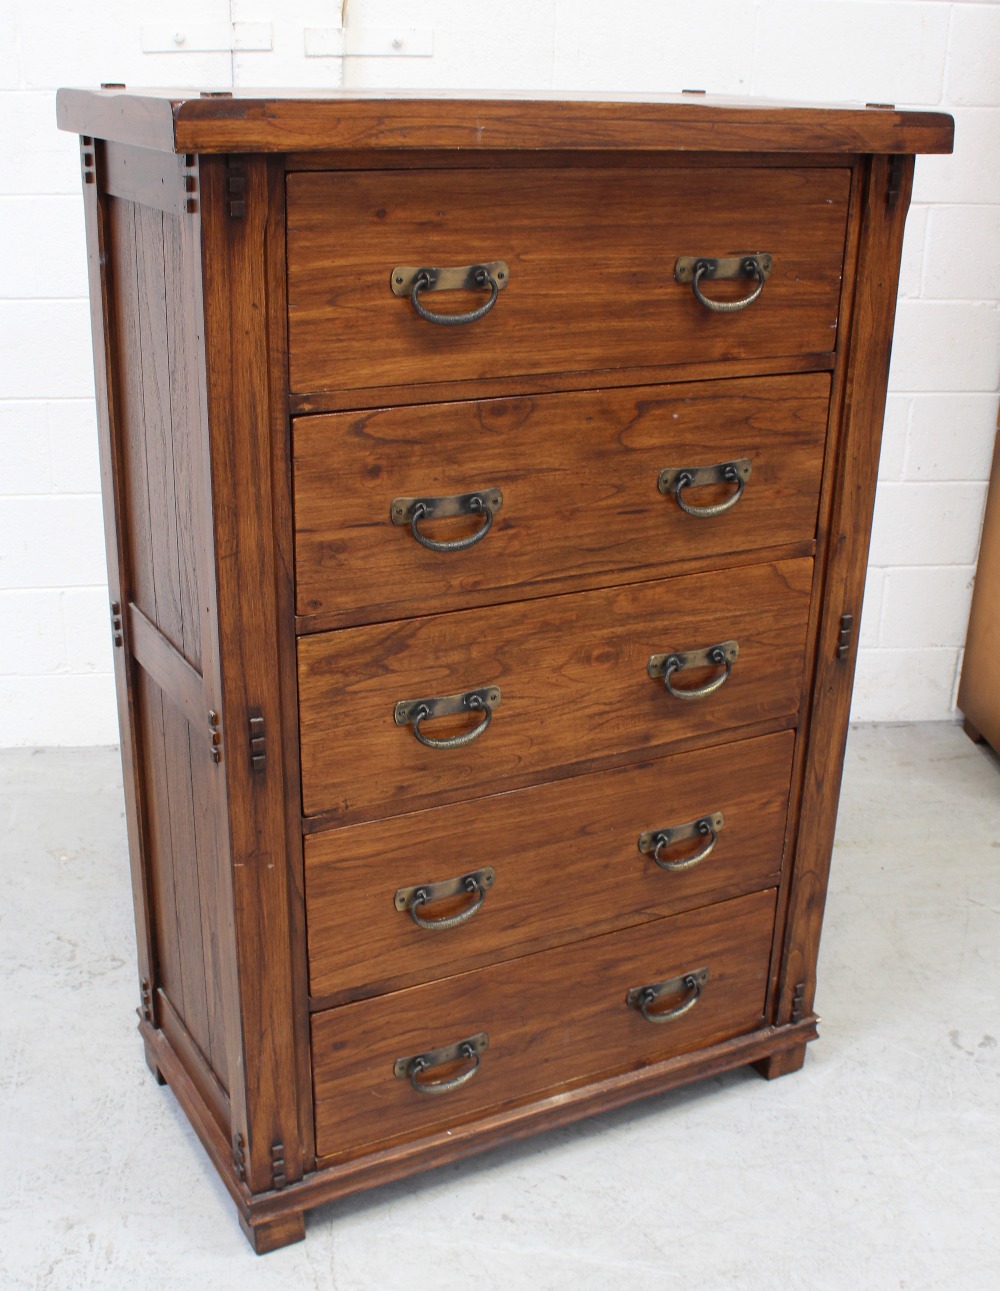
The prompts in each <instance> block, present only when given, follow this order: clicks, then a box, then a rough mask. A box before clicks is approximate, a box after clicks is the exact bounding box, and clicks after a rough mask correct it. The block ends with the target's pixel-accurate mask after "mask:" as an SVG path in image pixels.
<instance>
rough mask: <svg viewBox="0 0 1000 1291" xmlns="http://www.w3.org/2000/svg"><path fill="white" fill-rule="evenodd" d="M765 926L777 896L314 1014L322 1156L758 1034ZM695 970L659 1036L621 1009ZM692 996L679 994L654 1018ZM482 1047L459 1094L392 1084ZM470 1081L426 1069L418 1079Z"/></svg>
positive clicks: (740, 901)
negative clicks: (403, 1061) (400, 1064)
mask: <svg viewBox="0 0 1000 1291" xmlns="http://www.w3.org/2000/svg"><path fill="white" fill-rule="evenodd" d="M773 920H774V892H773V890H771V891H767V892H755V893H753V894H751V895H749V896H745V897H739V898H737V899H735V900H733V901H726V902H723V903H721V904H720V905H716V906H707V907H705V908H703V909H700V910H695V911H692V912H689V913H688V914H682V915H677V916H675V917H674V918H671V919H662V920H657V921H656V922H655V923H651V924H646V925H644V926H643V927H641V928H630V929H627V930H625V931H624V932H618V933H612V934H610V935H608V936H605V937H596V938H591V939H589V940H587V941H583V942H578V943H576V944H574V945H572V946H566V947H560V948H559V949H556V950H549V951H544V952H543V953H541V954H538V955H529V956H526V957H525V958H523V959H519V960H516V961H514V962H513V963H508V964H497V965H494V966H493V967H491V968H484V969H480V970H478V971H476V972H473V973H463V974H461V975H459V976H457V977H451V978H447V979H446V980H444V981H441V982H436V983H432V984H428V985H423V986H416V987H413V988H412V989H410V990H407V991H399V992H397V993H395V994H393V995H387V996H383V997H381V998H380V999H377V1000H364V1001H360V1002H358V1003H355V1004H345V1005H343V1006H342V1007H340V1008H338V1009H331V1010H329V1011H327V1012H324V1013H319V1014H317V1015H316V1016H315V1017H314V1018H313V1023H312V1044H313V1079H314V1090H315V1099H316V1103H315V1111H316V1151H317V1154H318V1155H319V1156H320V1157H322V1158H329V1157H334V1156H337V1155H344V1156H347V1155H350V1154H351V1153H352V1152H356V1151H357V1150H358V1149H360V1148H362V1147H365V1146H367V1145H369V1144H374V1143H378V1142H386V1141H389V1140H392V1139H394V1138H398V1137H402V1136H412V1135H414V1134H417V1133H421V1132H427V1131H430V1130H434V1129H436V1128H439V1127H442V1128H443V1127H446V1126H453V1125H454V1124H456V1123H457V1122H459V1121H461V1120H463V1119H468V1118H471V1117H473V1116H475V1115H476V1113H477V1112H481V1111H483V1110H485V1109H487V1108H496V1107H499V1106H501V1105H504V1104H512V1103H516V1102H518V1101H520V1100H522V1099H524V1098H527V1097H529V1096H538V1095H540V1094H543V1093H555V1092H557V1091H558V1090H559V1088H560V1087H565V1086H566V1085H567V1084H569V1083H574V1084H579V1083H582V1082H583V1081H585V1080H589V1079H594V1078H595V1077H598V1076H604V1075H611V1074H613V1073H615V1072H622V1071H628V1070H631V1069H634V1068H636V1067H641V1066H644V1065H646V1064H648V1063H651V1062H656V1061H659V1060H662V1059H665V1058H669V1057H672V1056H673V1055H675V1054H680V1053H684V1052H687V1051H689V1050H692V1049H697V1048H700V1047H701V1046H703V1045H708V1044H713V1043H716V1042H718V1041H721V1040H725V1039H728V1038H729V1037H731V1036H735V1035H741V1034H744V1033H746V1032H748V1031H752V1030H753V1029H754V1028H756V1027H758V1026H760V1025H761V1024H762V1022H763V1014H764V1008H765V993H766V988H767V973H768V962H769V955H770V950H771V932H772V925H773ZM700 969H707V970H708V979H707V981H706V982H705V983H704V985H703V986H702V987H701V993H700V996H699V998H698V999H697V1001H696V1003H695V1004H694V1005H693V1006H692V1007H691V1008H689V1009H688V1011H687V1012H685V1013H684V1014H683V1015H682V1016H679V1017H676V1018H674V1019H673V1020H670V1021H666V1022H663V1023H660V1024H654V1023H650V1022H647V1021H646V1020H645V1018H643V1016H642V1015H641V1014H640V1013H639V1012H638V1010H637V1009H635V1008H631V1007H629V1006H628V1004H627V1003H626V996H627V994H628V992H629V991H630V990H631V989H633V988H635V987H641V986H645V985H649V984H653V983H659V982H663V981H668V980H671V979H673V978H675V977H681V976H683V975H684V974H687V973H693V972H696V971H697V970H700ZM691 994H692V992H687V991H684V990H683V988H681V989H680V990H679V991H677V992H676V993H674V992H671V994H670V995H669V996H668V997H665V998H664V1000H663V1001H662V1002H657V1003H656V1004H655V1005H653V1006H651V1010H652V1009H663V1010H664V1011H665V1010H666V1009H667V1008H669V1007H670V1006H671V1005H675V1004H679V1003H681V1002H683V1000H684V999H685V998H689V997H690V995H691ZM482 1033H485V1034H486V1035H488V1037H489V1042H488V1045H487V1047H486V1048H485V1050H484V1051H483V1052H482V1053H481V1055H480V1060H479V1061H480V1065H479V1068H478V1070H477V1071H476V1072H475V1075H474V1076H473V1077H472V1078H471V1079H470V1080H468V1081H467V1083H465V1084H463V1085H461V1086H460V1087H459V1088H457V1089H454V1090H452V1091H450V1092H447V1093H442V1094H438V1095H435V1096H429V1095H427V1094H423V1093H419V1092H417V1091H416V1090H415V1089H413V1088H412V1086H411V1084H410V1081H409V1079H408V1078H407V1077H406V1076H405V1075H403V1076H396V1075H395V1074H394V1067H395V1064H396V1063H397V1060H398V1059H400V1058H411V1057H414V1056H417V1055H420V1054H423V1053H427V1052H433V1051H437V1050H440V1049H443V1048H445V1047H447V1046H451V1045H453V1044H456V1043H457V1042H459V1041H461V1040H464V1039H467V1038H469V1037H472V1036H476V1035H480V1034H482ZM470 1067H471V1063H469V1062H465V1063H462V1064H451V1065H450V1066H447V1067H441V1068H432V1069H431V1070H428V1071H427V1072H426V1075H425V1077H419V1076H418V1079H422V1078H426V1079H428V1080H430V1079H434V1080H439V1079H443V1078H445V1077H446V1076H454V1075H456V1074H460V1073H461V1071H462V1070H468V1069H470Z"/></svg>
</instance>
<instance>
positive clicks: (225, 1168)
mask: <svg viewBox="0 0 1000 1291" xmlns="http://www.w3.org/2000/svg"><path fill="white" fill-rule="evenodd" d="M139 1034H140V1035H141V1037H142V1040H143V1044H144V1045H145V1046H146V1049H147V1052H148V1053H149V1054H151V1056H152V1060H153V1062H154V1063H155V1065H156V1067H157V1069H158V1070H159V1071H160V1072H161V1073H162V1074H163V1077H164V1080H165V1082H166V1084H168V1085H169V1086H170V1092H171V1094H173V1096H174V1097H175V1098H176V1099H177V1101H178V1103H179V1104H180V1105H181V1107H182V1108H183V1109H184V1113H185V1115H186V1116H187V1118H188V1121H189V1122H190V1123H191V1128H192V1129H193V1130H194V1132H195V1134H197V1136H198V1138H199V1140H200V1141H201V1145H202V1147H203V1148H204V1149H205V1151H206V1152H207V1153H208V1157H209V1160H210V1161H211V1162H212V1164H213V1165H214V1166H215V1169H216V1171H217V1172H218V1175H219V1178H220V1179H221V1180H222V1182H223V1184H224V1186H225V1188H226V1191H227V1192H228V1193H229V1195H230V1196H231V1197H232V1199H233V1201H234V1202H235V1203H236V1205H237V1206H238V1207H239V1208H240V1211H241V1212H244V1211H245V1210H246V1208H247V1207H248V1205H249V1202H250V1193H249V1190H248V1189H247V1187H246V1184H245V1182H244V1181H243V1180H241V1179H240V1178H239V1176H238V1174H237V1172H236V1166H235V1164H234V1162H233V1154H232V1148H231V1145H230V1141H229V1138H228V1136H227V1135H226V1133H225V1131H224V1130H223V1129H222V1128H221V1127H220V1125H219V1122H218V1120H217V1119H216V1116H215V1113H214V1112H213V1110H212V1108H211V1106H210V1105H209V1104H208V1103H207V1102H206V1101H205V1098H204V1095H203V1094H202V1092H201V1090H200V1089H199V1088H198V1086H197V1084H196V1083H195V1082H194V1081H193V1080H192V1079H191V1076H190V1074H189V1073H188V1070H187V1068H186V1067H185V1065H184V1063H183V1061H182V1059H181V1058H180V1057H179V1055H178V1054H177V1052H176V1050H175V1049H174V1048H173V1046H172V1045H171V1043H170V1041H169V1040H168V1039H167V1036H166V1033H165V1032H164V1031H163V1030H161V1029H159V1028H156V1027H153V1026H151V1025H150V1023H148V1022H145V1021H140V1023H139Z"/></svg>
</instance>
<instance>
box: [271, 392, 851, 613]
mask: <svg viewBox="0 0 1000 1291" xmlns="http://www.w3.org/2000/svg"><path fill="white" fill-rule="evenodd" d="M829 384H830V383H829V378H828V377H827V376H825V375H822V374H813V375H809V376H799V377H785V378H774V379H771V380H767V379H757V380H753V381H726V382H702V383H696V384H690V385H676V386H666V387H642V388H640V389H638V390H635V389H633V390H629V391H622V392H615V393H604V392H597V393H594V392H589V391H588V392H584V393H579V394H575V395H569V394H567V395H552V396H539V397H537V398H534V399H531V398H528V397H524V398H521V399H509V400H488V401H482V402H479V403H459V404H445V405H440V404H438V405H434V406H433V407H426V408H418V409H414V408H401V409H390V410H388V411H386V410H381V411H376V412H369V413H361V414H355V415H342V416H339V417H307V418H299V419H298V420H297V421H296V422H295V428H294V445H295V480H294V487H295V551H296V562H297V563H296V570H297V577H296V589H297V599H298V612H299V615H300V620H299V627H300V629H302V628H303V627H307V626H309V618H310V617H311V616H313V615H316V616H317V617H318V618H319V619H320V621H321V622H322V625H323V626H324V627H341V626H347V625H351V624H355V623H364V622H377V621H383V620H387V619H396V618H403V617H409V616H412V615H418V614H426V613H429V612H433V613H439V612H440V611H442V610H448V609H457V608H462V607H463V606H469V605H475V604H483V603H489V602H493V601H498V600H511V599H515V598H517V599H520V598H522V597H523V596H525V595H529V596H540V595H545V594H552V593H553V592H559V591H563V590H566V589H567V587H568V586H569V585H572V586H580V585H582V584H584V582H589V583H590V585H592V586H599V585H607V584H608V583H609V582H615V581H618V580H619V579H620V578H629V579H631V578H633V577H635V576H636V575H637V574H641V573H642V572H646V573H650V574H652V573H655V572H657V571H660V572H667V571H668V570H671V568H672V566H674V565H675V562H680V561H683V560H684V559H685V558H687V559H698V558H705V557H712V558H713V559H714V560H716V561H717V560H718V559H719V558H721V557H726V556H729V555H730V554H731V553H735V552H738V551H752V550H754V549H763V548H767V547H778V546H781V545H782V544H793V543H796V542H800V543H801V542H808V541H811V540H812V539H813V537H814V535H815V530H816V506H817V502H818V499H819V489H820V475H821V470H822V464H823V440H824V436H825V433H826V416H827V404H828V399H829ZM744 457H747V458H749V459H750V460H751V464H752V471H753V474H752V476H751V478H750V481H749V482H748V483H747V485H746V486H745V489H744V492H743V496H742V497H741V498H740V500H739V502H738V503H737V504H736V505H735V506H734V507H733V508H732V509H731V510H730V511H727V512H726V513H725V514H723V515H720V516H714V517H710V518H705V517H695V516H691V515H688V514H686V513H685V512H684V511H682V510H681V508H680V507H679V506H678V505H677V501H676V499H675V498H674V497H673V496H664V495H663V494H661V493H659V492H658V490H657V479H658V477H659V473H660V471H661V469H663V468H664V467H667V466H674V467H680V466H699V465H701V466H708V465H712V464H716V463H720V462H726V461H729V460H732V459H737V458H744ZM494 487H499V488H501V489H502V491H503V499H504V500H503V506H502V508H501V509H500V510H499V511H498V512H497V515H496V517H495V519H494V521H493V525H492V529H491V532H490V533H489V534H488V535H487V537H486V538H485V539H483V540H482V541H481V542H479V543H477V545H476V546H474V547H471V548H469V549H468V550H467V551H462V552H434V551H428V550H427V549H426V548H424V547H422V546H420V544H419V543H417V542H416V541H415V540H414V538H413V536H412V534H411V532H410V529H409V526H408V525H407V526H397V525H393V524H391V523H390V517H389V512H390V504H391V502H392V500H393V498H395V497H414V496H417V497H420V496H424V497H435V496H450V495H453V494H464V493H469V492H472V491H474V490H476V489H485V488H494ZM733 492H734V489H733V487H732V486H731V485H724V486H722V487H716V488H711V487H709V488H704V489H701V490H694V491H690V492H689V493H687V495H686V497H687V501H688V502H690V503H691V504H692V505H697V506H705V505H708V504H711V503H716V502H723V501H726V500H728V498H729V497H731V496H732V495H733ZM482 524H483V522H482V520H481V519H479V518H476V517H466V518H457V519H453V520H448V521H438V522H424V523H423V524H422V525H421V532H423V533H425V534H426V536H428V537H430V538H432V539H438V540H440V541H446V542H447V541H454V540H456V539H461V538H465V537H467V536H469V535H472V534H474V533H475V532H476V530H477V529H480V528H482Z"/></svg>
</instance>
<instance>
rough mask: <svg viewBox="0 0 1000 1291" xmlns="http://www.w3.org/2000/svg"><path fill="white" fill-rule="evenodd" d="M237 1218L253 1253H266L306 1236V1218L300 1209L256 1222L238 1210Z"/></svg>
mask: <svg viewBox="0 0 1000 1291" xmlns="http://www.w3.org/2000/svg"><path fill="white" fill-rule="evenodd" d="M239 1220H240V1228H242V1229H243V1232H244V1233H245V1234H246V1237H247V1239H248V1241H249V1242H250V1245H251V1246H252V1247H253V1250H254V1254H255V1255H267V1253H268V1252H269V1251H276V1250H278V1249H279V1248H280V1247H282V1246H291V1245H292V1244H293V1243H294V1242H304V1241H305V1238H306V1220H305V1215H304V1214H303V1212H302V1211H301V1210H293V1211H290V1212H289V1213H288V1214H285V1215H279V1216H277V1217H276V1218H275V1219H262V1220H259V1221H257V1222H254V1220H253V1219H252V1218H251V1217H248V1216H247V1215H244V1214H243V1213H242V1212H240V1216H239Z"/></svg>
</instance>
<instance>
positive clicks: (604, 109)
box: [56, 89, 954, 153]
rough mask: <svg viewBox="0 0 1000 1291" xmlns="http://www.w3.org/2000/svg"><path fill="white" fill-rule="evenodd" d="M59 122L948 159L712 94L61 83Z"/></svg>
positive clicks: (158, 137)
mask: <svg viewBox="0 0 1000 1291" xmlns="http://www.w3.org/2000/svg"><path fill="white" fill-rule="evenodd" d="M56 115H57V120H58V124H59V126H60V128H61V129H63V130H71V131H74V132H75V133H77V134H84V135H96V136H97V137H98V138H102V139H117V140H119V141H121V142H123V143H132V144H140V145H142V146H144V147H148V148H161V149H164V150H166V151H168V152H201V153H211V152H287V151H292V150H294V149H315V148H352V149H355V148H449V149H455V148H462V149H466V148H470V149H474V150H479V149H490V148H501V149H502V148H555V149H559V148H569V149H587V148H627V149H631V150H648V149H654V150H659V149H663V150H669V151H676V150H681V151H708V152H746V151H777V152H789V151H792V152H799V151H805V152H848V153H853V152H874V153H877V152H889V153H902V152H950V151H951V148H952V139H953V133H954V123H953V121H952V119H951V117H950V116H947V115H945V114H944V113H938V112H896V111H894V110H884V109H866V108H861V107H858V106H857V105H851V106H848V105H844V106H840V107H837V106H832V107H831V106H824V107H815V106H813V107H810V106H808V105H804V104H801V103H799V104H791V103H786V104H783V103H776V102H762V101H756V102H755V101H754V100H747V99H738V98H727V97H725V96H722V95H699V96H698V97H697V98H690V97H685V96H684V95H682V94H616V95H615V96H614V97H613V98H608V96H607V95H605V94H601V93H586V92H578V93H576V94H567V93H566V92H565V91H558V92H552V91H539V90H535V91H533V92H532V94H531V96H530V98H525V97H524V96H523V95H519V94H517V93H510V94H506V95H505V94H503V93H499V92H497V91H485V92H483V93H482V94H481V95H478V96H477V95H476V94H475V93H470V92H469V91H464V90H463V91H454V90H453V91H437V92H434V91H422V92H421V93H420V95H419V97H417V96H414V95H413V94H412V92H411V93H407V92H401V91H396V92H394V91H391V90H367V91H366V90H341V91H339V92H338V91H331V90H323V91H316V90H312V91H309V90H300V91H294V90H291V91H289V90H285V91H282V93H281V94H280V95H276V94H273V93H266V92H265V93H262V92H261V91H259V90H234V91H231V92H227V97H225V98H201V97H195V96H194V95H192V94H191V92H190V91H184V90H169V89H167V90H161V91H147V90H142V91H139V92H135V91H133V92H131V93H129V92H125V91H117V90H110V91H108V90H104V91H101V90H86V89H62V90H60V91H59V94H58V97H57V100H56Z"/></svg>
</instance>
